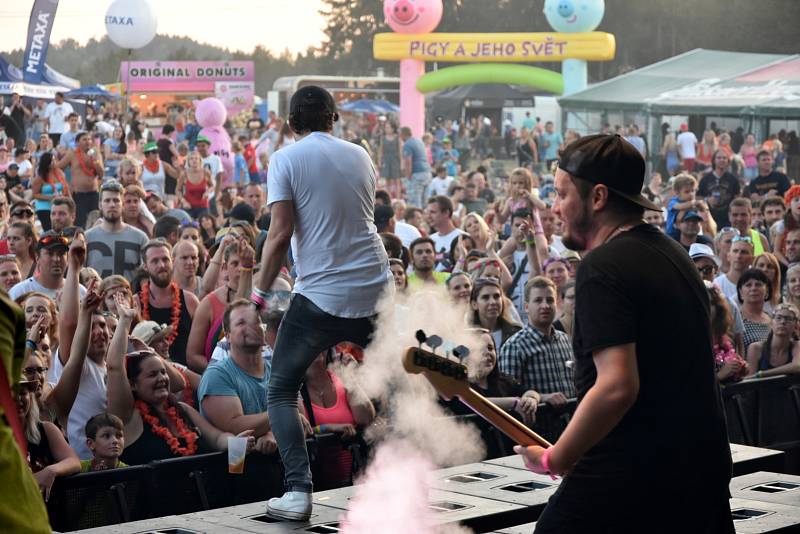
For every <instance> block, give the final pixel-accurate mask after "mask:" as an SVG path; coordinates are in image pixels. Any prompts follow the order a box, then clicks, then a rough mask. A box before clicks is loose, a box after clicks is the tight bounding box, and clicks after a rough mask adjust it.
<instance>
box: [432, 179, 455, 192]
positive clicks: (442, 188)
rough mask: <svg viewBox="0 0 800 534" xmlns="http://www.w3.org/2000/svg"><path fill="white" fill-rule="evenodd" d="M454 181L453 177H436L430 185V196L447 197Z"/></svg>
mask: <svg viewBox="0 0 800 534" xmlns="http://www.w3.org/2000/svg"><path fill="white" fill-rule="evenodd" d="M453 180H454V178H453V177H452V176H445V177H444V178H441V177H439V176H434V177H433V179H432V180H431V183H430V184H429V185H428V193H429V194H428V196H429V197H432V196H436V195H441V196H447V191H448V189H450V184H452V183H453Z"/></svg>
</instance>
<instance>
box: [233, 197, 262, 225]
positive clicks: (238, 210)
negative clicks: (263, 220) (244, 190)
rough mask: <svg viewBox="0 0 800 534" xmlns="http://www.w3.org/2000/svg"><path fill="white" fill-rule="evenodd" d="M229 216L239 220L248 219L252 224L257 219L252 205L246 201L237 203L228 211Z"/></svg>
mask: <svg viewBox="0 0 800 534" xmlns="http://www.w3.org/2000/svg"><path fill="white" fill-rule="evenodd" d="M227 216H228V217H229V218H231V219H236V220H237V221H246V222H248V223H250V224H255V220H256V212H255V211H254V210H253V208H251V207H250V205H249V204H246V203H244V202H240V203H238V204H236V205H235V206H234V207H233V209H231V211H229V212H228V214H227Z"/></svg>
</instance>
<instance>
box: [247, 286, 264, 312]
mask: <svg viewBox="0 0 800 534" xmlns="http://www.w3.org/2000/svg"><path fill="white" fill-rule="evenodd" d="M250 301H251V302H252V303H253V304H255V305H256V308H258V309H259V310H261V309H263V308H264V307H266V304H267V301H266V300H265V299H264V298H263V297H261V296H260V295H257V294H256V290H255V289H254V290H253V292H252V293H251V294H250Z"/></svg>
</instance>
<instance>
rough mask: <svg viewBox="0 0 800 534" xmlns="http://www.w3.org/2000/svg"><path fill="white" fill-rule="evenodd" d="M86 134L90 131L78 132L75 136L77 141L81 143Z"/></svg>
mask: <svg viewBox="0 0 800 534" xmlns="http://www.w3.org/2000/svg"><path fill="white" fill-rule="evenodd" d="M85 135H88V132H78V134H77V135H76V136H75V142H76V143H80V142H81V139H83V137H84V136H85Z"/></svg>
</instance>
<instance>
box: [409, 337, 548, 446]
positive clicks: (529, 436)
mask: <svg viewBox="0 0 800 534" xmlns="http://www.w3.org/2000/svg"><path fill="white" fill-rule="evenodd" d="M403 367H404V368H405V370H406V372H408V373H410V374H422V375H423V376H424V377H425V378H427V379H428V382H430V383H431V385H432V386H433V387H434V388H436V391H438V392H439V394H440V395H441V396H442V397H444V398H445V399H446V400H450V399H452V398H453V397H458V399H459V400H461V402H463V403H464V404H466V405H467V406H469V408H470V409H471V410H472V411H473V412H475V413H476V414H478V415H480V416H481V417H483V418H484V419H485V420H486V421H488V422H489V423H490V424H491V425H492V426H494V427H495V428H497V429H498V430H500V431H501V432H502V433H503V434H505V435H506V436H508V437H509V438H511V439H512V440H513V441H514V442H516V443H517V444H519V445H522V446H525V447H527V446H529V445H538V446H540V447H545V448H547V447H550V446H551V444H550V443H549V442H548V441H547V440H546V439H544V438H543V437H542V436H540V435H539V434H537V433H536V432H534V431H533V430H531V429H530V428H528V427H527V426H525V425H524V424H522V423H521V422H519V421H518V420H516V419H514V418H513V417H512V416H511V415H509V414H508V413H506V411H505V410H503V409H501V408H499V407H498V406H497V405H496V404H494V403H493V402H491V401H489V400H488V399H487V398H486V397H484V396H483V395H481V394H480V393H478V392H477V391H475V390H474V389H472V388H471V387H470V385H469V382H468V381H467V368H466V367H465V366H464V365H462V364H461V363H459V362H456V361H453V360H448V359H447V358H444V357H442V356H439V355H438V354H434V353H432V352H429V351H427V350H425V349H422V348H417V347H409V348H408V349H407V350H406V352H405V354H404V356H403Z"/></svg>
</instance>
